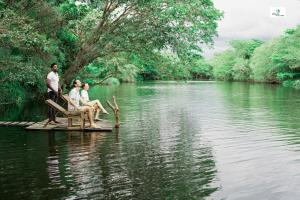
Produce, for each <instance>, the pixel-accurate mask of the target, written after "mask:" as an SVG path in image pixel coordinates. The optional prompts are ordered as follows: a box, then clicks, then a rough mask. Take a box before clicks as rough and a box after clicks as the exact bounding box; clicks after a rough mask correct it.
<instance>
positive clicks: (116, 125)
mask: <svg viewBox="0 0 300 200" xmlns="http://www.w3.org/2000/svg"><path fill="white" fill-rule="evenodd" d="M112 98H113V102H114V106H113V105H112V104H111V103H110V102H109V101H108V100H107V101H106V103H107V105H108V106H109V107H110V108H111V109H112V110H113V112H114V114H115V119H116V124H115V128H120V109H119V106H118V104H117V100H116V97H115V96H113V97H112Z"/></svg>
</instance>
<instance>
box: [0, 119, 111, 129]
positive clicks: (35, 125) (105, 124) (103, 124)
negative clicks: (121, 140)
mask: <svg viewBox="0 0 300 200" xmlns="http://www.w3.org/2000/svg"><path fill="white" fill-rule="evenodd" d="M56 119H57V121H59V122H61V123H60V124H56V125H51V124H48V125H47V126H46V127H44V125H45V124H46V123H47V121H48V119H45V120H44V121H40V122H0V126H21V127H26V128H25V129H26V130H37V131H42V130H45V131H50V130H55V131H94V132H102V131H106V132H107V131H112V130H113V125H112V123H111V122H110V121H108V120H101V121H96V122H95V123H96V124H97V126H98V127H99V128H89V127H85V128H84V129H83V130H81V129H80V127H79V125H78V126H76V124H75V126H73V127H71V128H68V119H67V118H62V117H57V118H56ZM86 125H89V123H88V122H87V123H86Z"/></svg>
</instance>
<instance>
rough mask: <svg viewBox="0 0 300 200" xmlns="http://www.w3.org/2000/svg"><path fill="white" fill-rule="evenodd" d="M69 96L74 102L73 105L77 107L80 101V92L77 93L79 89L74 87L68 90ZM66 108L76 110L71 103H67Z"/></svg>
mask: <svg viewBox="0 0 300 200" xmlns="http://www.w3.org/2000/svg"><path fill="white" fill-rule="evenodd" d="M69 97H70V99H71V100H73V101H74V103H75V105H76V106H77V107H80V104H79V102H80V94H79V91H78V90H77V89H76V88H73V89H72V90H71V91H70V93H69ZM68 110H69V111H73V110H76V109H75V107H74V106H73V105H72V104H70V103H68Z"/></svg>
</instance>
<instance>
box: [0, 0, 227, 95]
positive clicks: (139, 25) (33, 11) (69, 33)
mask: <svg viewBox="0 0 300 200" xmlns="http://www.w3.org/2000/svg"><path fill="white" fill-rule="evenodd" d="M82 2H85V1H74V0H65V1H61V0H18V1H17V0H0V18H1V20H0V27H1V28H0V57H1V72H0V81H1V82H2V84H1V86H0V87H1V88H0V89H1V91H4V92H3V96H2V99H1V100H0V101H10V100H14V99H23V96H24V91H29V93H30V94H34V93H42V92H43V91H45V76H46V74H47V72H48V71H49V69H50V68H49V66H50V64H51V63H52V62H57V63H58V64H59V67H60V75H61V77H62V80H63V83H65V84H69V83H70V82H71V81H72V80H73V79H74V78H76V77H80V78H86V79H87V80H90V81H94V82H96V83H97V82H99V81H100V79H101V78H105V77H107V76H110V77H112V78H114V79H118V80H119V81H125V82H128V81H135V80H149V79H150V80H153V79H183V78H184V79H187V78H199V77H207V76H209V75H210V72H209V71H210V70H209V66H207V65H206V64H205V63H203V62H204V61H199V59H202V58H201V56H200V55H201V48H200V46H199V44H203V43H212V38H213V36H214V35H215V34H216V28H217V21H218V20H219V19H220V18H221V16H222V13H221V12H220V11H218V10H217V9H215V7H214V5H213V3H212V1H211V0H197V1H195V0H184V1H183V0H180V1H173V0H147V1H144V0H116V1H115V0H93V1H88V2H89V3H82ZM169 51H170V52H172V53H171V54H172V55H171V56H167V55H165V52H169Z"/></svg>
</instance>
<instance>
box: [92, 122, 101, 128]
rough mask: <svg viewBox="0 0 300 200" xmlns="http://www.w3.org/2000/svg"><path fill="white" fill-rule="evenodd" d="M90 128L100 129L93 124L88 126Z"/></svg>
mask: <svg viewBox="0 0 300 200" xmlns="http://www.w3.org/2000/svg"><path fill="white" fill-rule="evenodd" d="M90 128H101V127H100V126H97V125H96V124H95V123H94V124H91V125H90Z"/></svg>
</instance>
